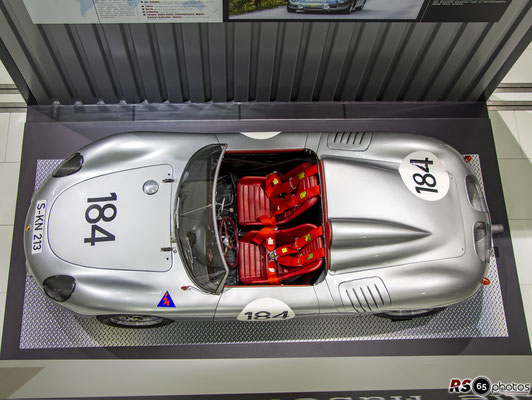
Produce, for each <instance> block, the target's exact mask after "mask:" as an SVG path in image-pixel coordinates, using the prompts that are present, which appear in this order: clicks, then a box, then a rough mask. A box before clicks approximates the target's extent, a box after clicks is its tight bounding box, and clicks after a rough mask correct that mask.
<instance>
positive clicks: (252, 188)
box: [236, 163, 319, 226]
mask: <svg viewBox="0 0 532 400" xmlns="http://www.w3.org/2000/svg"><path fill="white" fill-rule="evenodd" d="M301 165H302V166H304V167H305V168H306V167H309V166H311V165H312V164H310V163H304V164H301ZM265 181H266V177H265V176H245V177H243V178H241V179H240V180H239V181H238V184H237V185H236V196H237V207H238V223H239V225H242V226H259V225H261V223H260V220H259V217H261V216H263V215H267V216H268V217H270V216H271V215H272V214H273V205H272V204H271V202H270V199H269V198H268V197H267V196H266V193H265V192H264V189H263V187H264V183H265ZM318 184H319V179H318V176H317V175H312V176H309V177H307V178H305V179H303V180H302V181H301V182H300V183H299V186H298V190H306V189H309V188H311V187H313V186H316V185H318ZM318 200H319V197H318V196H315V197H311V198H309V199H307V200H306V201H304V202H303V203H302V204H301V205H300V206H299V207H296V208H292V209H289V210H286V211H285V212H284V213H282V214H279V215H277V218H276V221H277V225H283V224H286V223H288V222H290V221H291V220H293V219H294V218H296V217H297V216H299V215H301V214H302V213H304V212H305V211H306V210H308V209H309V208H310V207H312V206H313V205H315V204H316V203H317V202H318Z"/></svg>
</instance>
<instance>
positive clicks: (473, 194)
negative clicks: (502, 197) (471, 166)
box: [466, 175, 488, 212]
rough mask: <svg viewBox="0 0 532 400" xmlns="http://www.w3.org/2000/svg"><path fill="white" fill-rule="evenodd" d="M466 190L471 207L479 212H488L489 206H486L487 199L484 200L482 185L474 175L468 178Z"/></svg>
mask: <svg viewBox="0 0 532 400" xmlns="http://www.w3.org/2000/svg"><path fill="white" fill-rule="evenodd" d="M466 189H467V196H468V197H469V203H470V204H471V207H473V208H474V209H475V210H477V211H483V212H488V206H487V205H486V199H485V198H484V194H483V193H482V189H481V188H480V184H479V183H478V181H477V178H475V177H474V176H473V175H467V176H466Z"/></svg>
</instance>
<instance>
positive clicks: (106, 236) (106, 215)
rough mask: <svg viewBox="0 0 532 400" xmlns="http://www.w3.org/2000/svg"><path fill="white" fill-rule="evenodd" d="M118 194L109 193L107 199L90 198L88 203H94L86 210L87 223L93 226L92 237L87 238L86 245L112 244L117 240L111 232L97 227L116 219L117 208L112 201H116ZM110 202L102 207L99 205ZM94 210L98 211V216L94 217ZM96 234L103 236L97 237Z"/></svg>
mask: <svg viewBox="0 0 532 400" xmlns="http://www.w3.org/2000/svg"><path fill="white" fill-rule="evenodd" d="M116 199H117V196H116V193H114V192H113V193H109V196H107V197H89V198H88V199H87V203H89V204H90V203H93V204H91V205H90V206H88V207H87V210H85V221H87V222H88V223H89V224H91V237H88V238H85V240H84V242H85V243H90V244H91V246H94V245H95V244H96V243H98V242H110V241H113V240H115V235H113V234H112V233H111V232H109V231H106V230H105V229H103V228H102V227H100V226H98V225H96V224H97V223H99V222H100V221H104V222H111V221H112V220H113V219H115V217H116V213H117V211H116V206H115V205H114V204H111V203H110V202H111V201H116ZM104 202H109V203H107V204H104V205H101V204H98V203H104ZM93 210H96V215H95V216H94V212H93ZM96 232H99V233H100V234H101V235H102V236H98V237H96Z"/></svg>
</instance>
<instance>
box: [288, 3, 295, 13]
mask: <svg viewBox="0 0 532 400" xmlns="http://www.w3.org/2000/svg"><path fill="white" fill-rule="evenodd" d="M286 11H288V12H289V13H295V12H296V11H297V10H294V9H293V8H290V7H288V5H286Z"/></svg>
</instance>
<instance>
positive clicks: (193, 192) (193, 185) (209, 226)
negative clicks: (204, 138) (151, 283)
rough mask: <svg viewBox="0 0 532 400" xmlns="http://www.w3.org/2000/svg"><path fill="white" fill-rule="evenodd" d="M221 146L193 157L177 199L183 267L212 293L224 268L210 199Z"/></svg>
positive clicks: (219, 280) (204, 150)
mask: <svg viewBox="0 0 532 400" xmlns="http://www.w3.org/2000/svg"><path fill="white" fill-rule="evenodd" d="M222 153H223V147H222V146H221V145H210V146H207V147H204V148H202V149H201V150H199V151H198V152H196V154H194V155H193V156H192V158H191V159H190V161H189V163H188V165H187V166H186V168H185V171H184V172H183V177H182V178H181V185H180V186H179V190H178V192H177V196H178V215H177V218H178V220H177V226H178V230H177V233H178V237H179V243H180V246H181V251H182V254H183V258H184V263H185V266H186V268H187V270H188V272H189V275H190V276H191V277H192V279H193V280H194V281H195V282H196V283H197V284H198V285H199V286H200V287H201V288H202V289H204V290H206V291H208V292H212V293H214V292H215V291H216V289H217V288H218V287H219V286H220V284H221V283H222V280H223V279H224V277H225V274H226V269H225V264H224V261H223V260H222V257H221V255H220V251H219V248H218V242H217V237H216V229H215V226H214V224H215V221H214V214H213V210H212V206H213V205H212V197H213V192H212V191H213V190H214V180H215V177H216V167H217V165H218V162H219V160H220V158H221V157H222Z"/></svg>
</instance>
